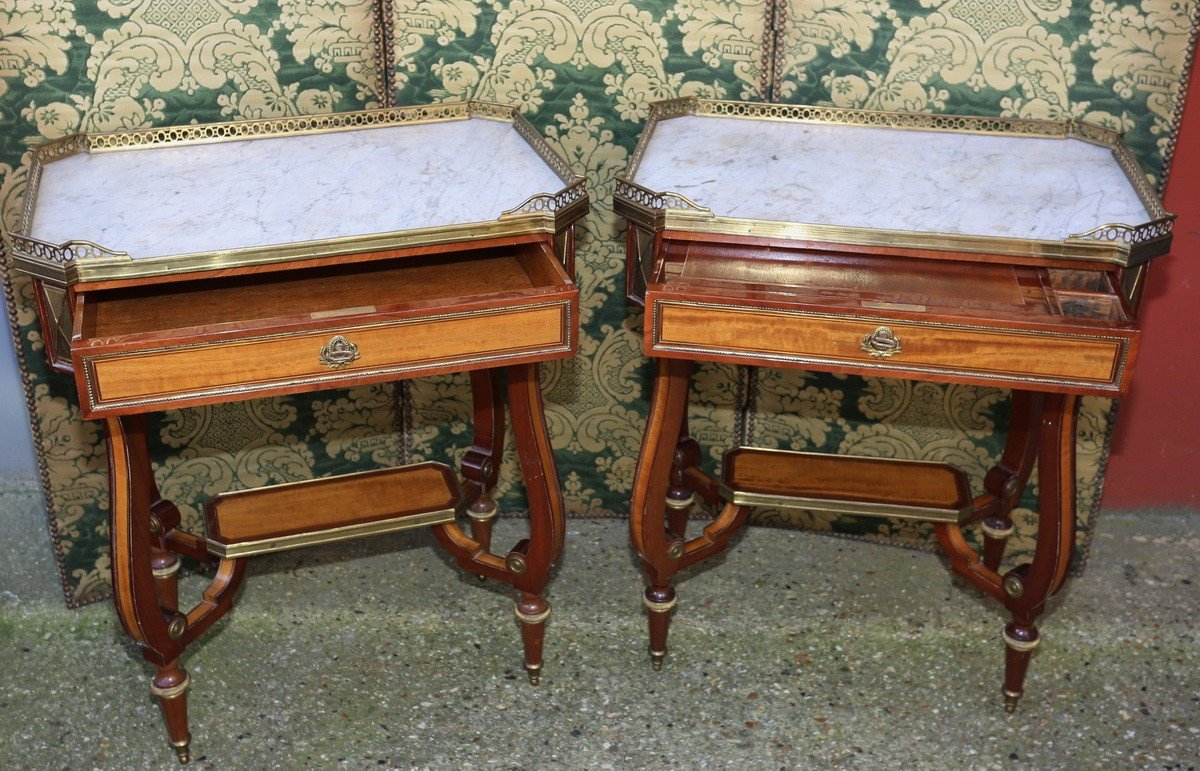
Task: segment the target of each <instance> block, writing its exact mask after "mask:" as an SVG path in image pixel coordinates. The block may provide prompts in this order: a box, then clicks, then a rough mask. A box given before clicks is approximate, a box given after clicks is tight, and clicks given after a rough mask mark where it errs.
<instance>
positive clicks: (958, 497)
mask: <svg viewBox="0 0 1200 771" xmlns="http://www.w3.org/2000/svg"><path fill="white" fill-rule="evenodd" d="M722 481H723V482H725V483H726V484H727V485H728V486H730V487H732V488H734V489H736V490H739V491H744V492H752V493H759V494H763V495H778V496H793V497H802V498H809V499H834V500H844V501H861V502H866V503H881V504H890V505H896V506H913V507H928V508H936V509H944V510H947V511H954V512H957V511H960V510H961V509H963V508H965V507H966V506H968V505H970V503H971V495H970V491H969V489H968V488H967V484H966V479H965V478H964V477H963V474H962V472H961V471H959V470H958V469H956V468H954V467H953V466H950V465H947V464H945V463H927V462H923V461H898V460H893V459H890V458H865V457H859V456H849V455H821V454H818V453H806V452H781V451H767V450H755V449H750V448H740V449H737V450H733V451H731V452H729V453H727V454H726V456H725V473H724V478H723V480H722Z"/></svg>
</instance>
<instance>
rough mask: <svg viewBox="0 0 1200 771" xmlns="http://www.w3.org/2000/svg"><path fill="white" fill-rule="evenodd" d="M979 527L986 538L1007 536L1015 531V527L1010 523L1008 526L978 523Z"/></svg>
mask: <svg viewBox="0 0 1200 771" xmlns="http://www.w3.org/2000/svg"><path fill="white" fill-rule="evenodd" d="M979 529H980V530H982V531H983V534H984V535H986V536H987V537H988V538H1008V537H1009V536H1010V535H1012V534H1013V533H1014V532H1015V531H1016V528H1015V527H1013V526H1012V525H1011V524H1010V525H1009V526H1008V527H1004V528H998V527H992V526H991V525H989V524H988V523H987V522H982V523H980V525H979Z"/></svg>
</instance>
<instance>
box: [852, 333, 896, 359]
mask: <svg viewBox="0 0 1200 771" xmlns="http://www.w3.org/2000/svg"><path fill="white" fill-rule="evenodd" d="M859 347H860V348H862V349H863V350H864V351H866V352H867V353H869V354H871V357H872V358H875V359H886V358H888V357H889V356H895V355H896V354H898V353H900V338H898V337H896V333H895V332H893V331H892V330H891V329H889V328H888V327H880V328H879V329H876V330H875V331H874V332H872V333H871V334H869V335H867V336H866V337H864V338H863V339H862V343H860V344H859Z"/></svg>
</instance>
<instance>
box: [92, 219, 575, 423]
mask: <svg viewBox="0 0 1200 771" xmlns="http://www.w3.org/2000/svg"><path fill="white" fill-rule="evenodd" d="M578 303H579V291H578V289H577V288H576V287H575V286H574V284H573V283H572V282H571V279H570V278H569V277H568V276H567V275H566V273H565V272H564V271H563V268H562V266H561V265H560V263H559V262H558V260H557V259H556V258H555V256H554V254H553V252H552V251H551V249H550V247H549V244H548V243H543V242H540V241H539V242H534V243H522V244H515V245H508V246H499V247H493V248H487V249H475V250H468V251H461V252H456V253H454V254H451V255H436V256H426V257H405V258H400V259H394V260H381V261H374V262H359V263H347V264H342V265H334V266H328V265H327V266H323V267H320V268H312V269H296V270H290V271H284V272H273V273H269V274H250V275H238V276H226V277H218V278H208V279H204V280H192V281H186V282H182V281H181V282H171V283H160V284H151V285H143V286H138V287H134V288H119V289H98V290H92V291H88V292H83V293H80V294H79V295H78V297H77V299H76V308H77V313H76V314H75V319H76V324H75V329H74V335H73V340H72V345H71V349H72V362H73V365H74V371H75V377H76V379H77V381H78V386H79V393H80V394H81V397H82V399H81V400H82V402H83V411H84V415H85V417H89V418H95V417H104V416H110V415H120V414H126V413H133V412H145V411H147V410H148V409H163V408H167V407H178V406H188V405H194V404H199V403H211V402H213V401H219V400H223V399H225V398H227V399H229V400H234V399H246V398H254V397H259V396H265V395H269V394H283V393H299V392H304V391H315V390H320V389H324V388H333V387H340V386H346V385H361V384H365V383H373V382H381V381H389V380H398V379H402V378H408V377H416V376H420V375H428V374H434V373H441V372H450V371H462V370H471V369H479V368H482V367H493V366H501V365H506V364H517V363H526V362H532V361H542V360H547V359H556V358H567V357H570V356H571V355H573V354H574V352H575V347H576V324H577V318H578Z"/></svg>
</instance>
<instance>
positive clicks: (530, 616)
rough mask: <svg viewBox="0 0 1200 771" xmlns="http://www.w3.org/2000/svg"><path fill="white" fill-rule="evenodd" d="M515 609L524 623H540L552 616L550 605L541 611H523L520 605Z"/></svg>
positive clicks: (518, 617)
mask: <svg viewBox="0 0 1200 771" xmlns="http://www.w3.org/2000/svg"><path fill="white" fill-rule="evenodd" d="M514 611H515V612H516V614H517V619H519V620H520V622H521V623H522V624H540V623H542V622H543V621H545V620H546V619H548V618H550V608H549V607H547V608H546V609H545V610H543V611H542V612H541V613H522V612H521V609H520V608H519V607H518V608H514ZM526 666H528V665H526Z"/></svg>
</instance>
